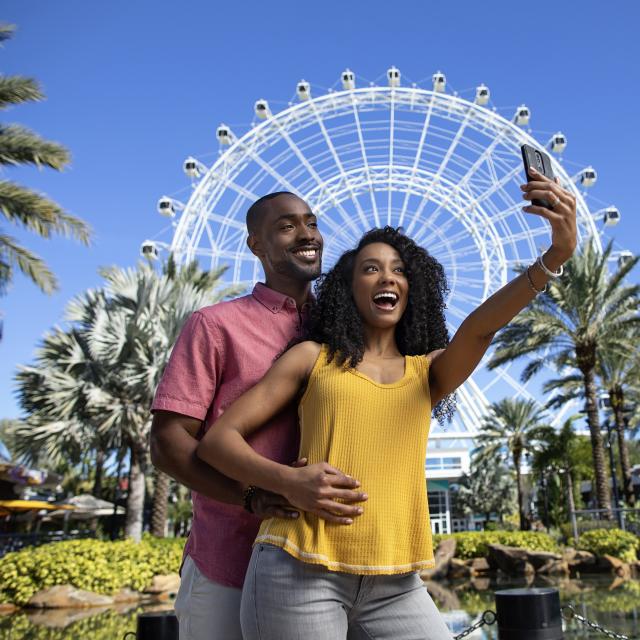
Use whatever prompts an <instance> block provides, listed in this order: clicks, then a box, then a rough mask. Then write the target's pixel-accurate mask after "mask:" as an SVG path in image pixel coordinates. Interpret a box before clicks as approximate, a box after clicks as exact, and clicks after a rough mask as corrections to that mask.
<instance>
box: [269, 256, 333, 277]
mask: <svg viewBox="0 0 640 640" xmlns="http://www.w3.org/2000/svg"><path fill="white" fill-rule="evenodd" d="M273 270H274V271H275V272H276V273H277V274H279V275H281V276H286V277H288V278H291V279H292V280H299V281H303V282H311V281H312V280H316V279H317V278H319V277H320V273H322V260H320V261H318V263H317V264H315V263H314V264H310V265H308V266H304V265H301V264H296V263H295V262H294V261H293V260H282V261H280V262H277V263H275V264H274V265H273Z"/></svg>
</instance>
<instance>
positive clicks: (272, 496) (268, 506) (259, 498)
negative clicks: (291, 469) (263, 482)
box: [251, 489, 300, 519]
mask: <svg viewBox="0 0 640 640" xmlns="http://www.w3.org/2000/svg"><path fill="white" fill-rule="evenodd" d="M251 509H252V510H253V513H254V514H255V515H256V516H258V518H263V519H265V518H288V519H293V518H297V517H298V516H299V515H300V512H299V511H296V510H295V507H292V506H291V504H290V503H289V501H288V500H287V499H286V498H284V497H283V496H279V495H278V494H277V493H271V491H265V490H264V489H256V491H255V493H254V494H253V497H252V498H251Z"/></svg>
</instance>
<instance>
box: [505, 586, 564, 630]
mask: <svg viewBox="0 0 640 640" xmlns="http://www.w3.org/2000/svg"><path fill="white" fill-rule="evenodd" d="M495 596H496V616H497V622H498V638H499V640H562V639H563V638H564V636H563V634H562V614H561V612H560V594H559V593H558V590H557V589H551V588H544V589H505V590H504V591H496V594H495Z"/></svg>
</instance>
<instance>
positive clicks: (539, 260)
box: [536, 256, 564, 278]
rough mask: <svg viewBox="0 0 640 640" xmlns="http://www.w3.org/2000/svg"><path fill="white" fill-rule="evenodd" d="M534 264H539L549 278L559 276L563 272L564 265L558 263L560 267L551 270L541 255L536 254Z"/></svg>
mask: <svg viewBox="0 0 640 640" xmlns="http://www.w3.org/2000/svg"><path fill="white" fill-rule="evenodd" d="M536 264H537V265H539V266H540V268H541V269H542V270H543V271H544V273H545V275H547V276H549V277H550V278H559V277H560V276H561V275H562V274H563V273H564V265H560V268H559V269H558V270H557V271H551V269H549V267H547V265H546V264H545V263H544V262H543V260H542V256H538V259H537V260H536Z"/></svg>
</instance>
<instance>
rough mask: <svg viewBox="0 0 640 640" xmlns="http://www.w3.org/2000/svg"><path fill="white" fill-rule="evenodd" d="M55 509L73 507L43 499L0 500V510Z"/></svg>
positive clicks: (70, 509)
mask: <svg viewBox="0 0 640 640" xmlns="http://www.w3.org/2000/svg"><path fill="white" fill-rule="evenodd" d="M42 509H46V510H47V511H57V510H58V509H67V510H69V511H72V510H73V509H75V507H73V506H71V505H69V504H52V503H51V502H45V501H44V500H0V510H6V511H33V510H35V511H41V510H42Z"/></svg>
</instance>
